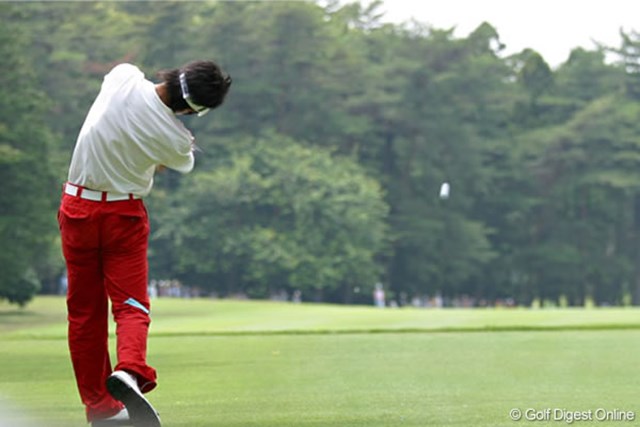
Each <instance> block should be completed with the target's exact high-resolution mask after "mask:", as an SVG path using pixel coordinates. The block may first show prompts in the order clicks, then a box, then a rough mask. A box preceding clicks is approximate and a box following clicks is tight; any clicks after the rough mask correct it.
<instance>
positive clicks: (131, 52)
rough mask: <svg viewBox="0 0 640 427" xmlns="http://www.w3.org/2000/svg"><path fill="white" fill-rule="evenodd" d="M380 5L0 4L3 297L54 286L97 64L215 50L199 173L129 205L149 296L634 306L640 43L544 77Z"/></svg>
mask: <svg viewBox="0 0 640 427" xmlns="http://www.w3.org/2000/svg"><path fill="white" fill-rule="evenodd" d="M384 11H385V5H384V4H383V3H382V2H367V3H364V4H361V3H347V2H336V1H324V2H289V1H281V2H213V1H203V2H178V3H176V2H42V3H38V2H29V3H2V4H0V182H2V190H1V191H0V245H1V247H2V249H1V250H0V271H1V272H2V274H1V276H0V299H7V300H9V301H10V302H15V303H18V304H20V305H24V304H26V303H27V302H28V301H29V300H30V299H31V298H32V297H33V296H34V295H35V294H37V293H46V294H59V293H63V292H64V288H65V271H64V262H63V259H62V256H61V252H60V245H59V236H58V229H57V223H56V212H57V207H58V203H59V197H60V193H61V188H62V184H63V183H64V181H65V178H66V173H67V167H68V163H69V160H70V158H71V153H72V150H73V147H74V144H75V139H76V136H77V133H78V131H79V129H80V127H81V125H82V122H83V120H84V117H85V115H86V113H87V111H88V109H89V107H90V105H91V103H92V102H93V99H94V98H95V96H96V94H97V93H98V91H99V88H100V84H101V82H102V78H103V76H104V75H105V74H106V73H107V72H109V70H110V69H111V68H112V67H113V66H114V65H116V64H118V63H121V62H130V63H134V64H136V65H138V66H139V67H140V68H141V69H142V70H143V71H144V72H145V74H146V76H147V78H148V79H150V80H154V81H156V73H157V72H158V71H159V70H162V69H166V68H175V67H179V66H180V65H182V64H184V63H186V62H188V61H190V60H193V59H213V60H215V61H217V62H219V63H220V64H221V65H222V67H223V68H224V69H225V70H227V71H228V72H229V73H230V74H231V75H232V77H233V81H234V83H233V86H232V88H231V92H230V94H229V97H228V98H227V101H226V102H225V104H224V105H223V107H221V108H220V109H218V110H215V111H214V112H213V113H211V114H210V115H207V116H206V117H205V118H202V119H192V118H184V119H183V120H184V121H185V123H186V125H187V127H189V128H190V129H191V130H192V131H193V133H194V135H195V137H196V142H197V144H198V146H199V147H200V148H201V150H202V152H199V153H197V158H196V169H195V171H194V172H193V173H191V174H189V175H187V176H180V175H179V174H177V173H173V172H171V171H167V172H164V173H162V174H158V175H157V176H156V184H155V187H154V189H153V191H152V193H151V195H150V197H148V198H147V200H146V204H147V207H148V209H149V211H150V218H151V221H152V233H151V237H150V253H149V259H150V278H151V283H150V290H151V292H152V294H153V295H156V296H158V297H212V296H214V297H234V298H260V299H278V300H290V301H317V302H332V303H346V304H374V302H375V303H376V304H380V298H382V306H385V305H393V306H407V305H411V306H420V307H442V306H464V307H469V306H595V305H598V306H601V305H632V304H638V303H640V186H639V184H640V121H639V120H638V117H640V103H639V101H640V34H639V33H638V32H636V31H634V30H633V29H628V30H622V29H621V30H620V32H619V40H618V42H617V44H613V45H596V46H595V47H594V48H593V49H588V48H584V47H576V48H575V49H573V50H572V51H571V52H570V54H569V55H568V56H567V59H566V60H565V61H564V62H562V63H560V64H559V65H553V66H550V65H549V63H548V62H547V60H546V59H545V57H544V56H543V55H542V54H541V53H539V52H537V51H535V50H534V49H533V48H524V49H522V50H520V51H517V52H515V53H514V52H509V53H506V51H505V43H508V42H509V41H508V40H503V39H502V38H501V35H500V34H499V32H498V30H497V29H496V28H495V27H494V26H493V25H492V23H491V22H484V23H481V24H479V25H478V26H477V27H476V28H475V29H473V30H471V31H470V32H469V33H468V34H466V35H464V36H460V35H458V34H457V33H454V30H453V29H452V28H437V27H434V26H432V25H428V24H426V23H420V22H419V21H415V20H414V21H411V22H409V21H407V22H399V23H393V22H389V21H388V20H385V19H384V16H385V15H384ZM620 12H621V13H623V14H624V11H620ZM543 30H544V24H543V23H541V37H543V36H544V35H543V33H544V31H543ZM443 182H448V183H450V185H451V196H450V197H449V198H448V199H441V198H439V197H438V193H439V190H440V186H441V184H442V183H443Z"/></svg>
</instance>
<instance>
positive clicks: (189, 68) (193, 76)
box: [158, 61, 232, 111]
mask: <svg viewBox="0 0 640 427" xmlns="http://www.w3.org/2000/svg"><path fill="white" fill-rule="evenodd" d="M181 73H184V74H185V77H186V81H187V86H188V87H189V94H190V95H191V100H192V101H193V102H194V103H196V104H198V105H201V106H203V107H207V108H211V109H214V108H216V107H219V106H220V105H221V104H222V103H223V102H224V99H225V97H226V96H227V92H228V91H229V86H231V81H232V80H231V76H229V74H227V73H225V72H224V71H222V69H221V68H220V66H218V64H216V63H215V62H213V61H192V62H189V63H188V64H186V65H184V66H182V67H181V68H176V69H171V70H162V71H160V72H159V73H158V77H160V79H161V80H162V81H163V82H164V83H165V85H166V87H167V92H168V94H169V108H171V109H172V110H173V111H182V110H187V109H189V108H190V107H189V105H188V104H187V102H186V101H185V100H184V99H183V97H182V90H181V89H180V74H181Z"/></svg>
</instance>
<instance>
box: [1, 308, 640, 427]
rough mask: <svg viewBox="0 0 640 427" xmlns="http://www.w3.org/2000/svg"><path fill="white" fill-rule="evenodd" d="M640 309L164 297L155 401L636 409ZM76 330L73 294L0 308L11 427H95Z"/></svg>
mask: <svg viewBox="0 0 640 427" xmlns="http://www.w3.org/2000/svg"><path fill="white" fill-rule="evenodd" d="M638 314H639V313H638V311H637V310H633V309H624V310H623V309H620V310H618V309H606V310H605V309H599V310H549V311H547V310H540V311H532V310H433V311H428V310H410V309H406V310H378V309H374V308H368V307H338V306H328V305H307V304H302V305H292V304H283V303H266V302H234V301H205V300H198V301H185V300H158V301H155V302H154V310H153V326H152V329H153V332H152V335H151V337H150V348H149V352H150V356H149V362H150V363H151V364H152V365H153V366H154V367H156V368H157V369H158V372H159V375H160V377H159V384H160V385H159V387H158V389H157V390H156V391H154V392H152V393H151V394H150V395H149V398H150V400H151V401H152V402H153V403H154V404H155V405H156V407H157V408H158V409H159V411H160V412H161V416H162V419H163V422H164V423H163V425H164V426H165V427H172V426H173V427H210V426H211V427H212V426H221V427H222V426H273V427H276V426H291V427H293V426H515V425H517V424H518V423H516V422H514V421H512V420H511V419H510V417H509V413H510V411H511V410H512V409H513V408H518V409H520V410H522V411H523V412H525V411H526V410H527V409H534V410H536V411H538V410H539V411H545V410H546V409H552V410H555V409H558V411H556V413H557V414H560V413H561V412H560V411H580V412H587V411H592V416H594V415H595V411H596V410H597V409H603V410H608V411H615V410H619V411H632V412H634V413H635V411H636V408H637V405H638V403H637V401H636V400H637V399H636V398H635V397H636V396H637V387H638V385H637V382H638V380H637V378H640V375H639V374H640V367H639V366H638V364H637V361H636V359H637V354H638V351H639V350H640V326H639V322H638V320H637V319H638V317H640V316H638ZM65 328H66V326H65V313H64V300H63V299H62V298H38V299H37V300H36V301H35V302H34V303H33V304H32V305H30V306H29V307H28V308H27V310H26V311H19V310H18V309H15V308H12V307H10V306H8V305H0V367H2V368H1V371H0V372H1V374H0V426H3V427H4V426H5V425H6V426H12V427H18V426H20V427H22V426H23V425H27V424H28V426H29V427H31V426H34V427H63V426H64V427H75V426H78V427H80V426H86V423H85V422H84V418H83V410H82V407H81V405H80V401H79V398H78V395H77V392H76V389H75V383H74V381H73V377H72V371H71V365H70V362H69V360H68V354H67V346H66V341H65V336H64V334H65ZM435 331H437V332H438V333H434V332H435ZM336 332H338V333H336ZM371 332H375V333H371ZM2 407H4V408H5V409H7V408H8V409H7V410H4V411H3V410H2ZM2 414H5V415H2ZM531 414H534V415H535V414H537V412H536V413H533V412H531ZM540 414H542V416H544V412H540ZM553 414H554V412H551V415H552V416H553ZM538 416H539V415H538ZM3 417H4V419H3ZM636 421H637V420H636ZM592 422H593V423H594V424H595V425H598V426H605V425H611V426H613V425H621V423H622V425H634V423H633V422H621V421H609V422H606V421H605V422H603V421H596V420H594V421H592ZM520 423H526V424H529V423H528V422H526V420H522V421H520ZM585 423H587V424H589V422H588V421H587V422H584V421H583V422H581V424H585ZM533 424H534V425H536V426H541V425H549V426H551V425H562V424H566V420H565V421H553V419H550V420H548V421H538V422H535V423H533Z"/></svg>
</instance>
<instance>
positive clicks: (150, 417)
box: [107, 377, 162, 427]
mask: <svg viewBox="0 0 640 427" xmlns="http://www.w3.org/2000/svg"><path fill="white" fill-rule="evenodd" d="M107 390H109V393H110V394H111V396H113V398H114V399H116V400H118V401H120V402H122V403H123V404H124V406H125V407H126V408H127V411H129V417H131V424H133V426H134V427H162V426H161V425H160V418H159V417H158V414H157V413H156V410H155V409H154V408H153V406H151V403H149V401H148V400H147V399H145V398H144V396H142V395H140V394H138V393H137V392H136V391H135V390H134V389H133V388H131V387H130V386H129V385H128V384H127V383H125V382H124V381H122V380H121V379H120V378H118V377H109V378H108V379H107Z"/></svg>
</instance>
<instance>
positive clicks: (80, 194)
mask: <svg viewBox="0 0 640 427" xmlns="http://www.w3.org/2000/svg"><path fill="white" fill-rule="evenodd" d="M74 187H76V188H77V189H78V192H77V193H76V197H82V190H84V187H82V186H80V185H74Z"/></svg>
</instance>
